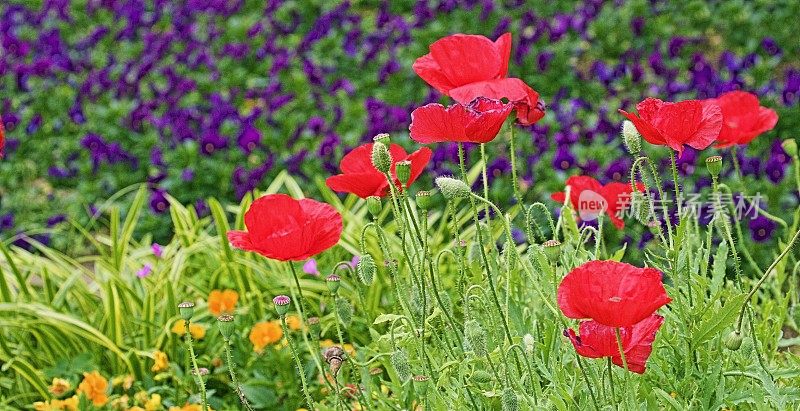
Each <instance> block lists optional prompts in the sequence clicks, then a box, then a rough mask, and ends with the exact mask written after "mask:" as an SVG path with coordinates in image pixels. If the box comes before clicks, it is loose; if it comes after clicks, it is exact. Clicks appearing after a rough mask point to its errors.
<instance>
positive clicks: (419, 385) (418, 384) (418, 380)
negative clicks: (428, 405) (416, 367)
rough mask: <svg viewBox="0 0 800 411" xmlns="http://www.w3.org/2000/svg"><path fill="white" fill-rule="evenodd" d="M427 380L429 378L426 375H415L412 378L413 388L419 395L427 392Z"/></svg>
mask: <svg viewBox="0 0 800 411" xmlns="http://www.w3.org/2000/svg"><path fill="white" fill-rule="evenodd" d="M429 380H430V378H428V376H427V375H415V376H414V378H413V381H414V388H415V389H416V390H417V391H419V392H421V393H425V392H426V391H428V381H429Z"/></svg>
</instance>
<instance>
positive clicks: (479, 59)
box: [412, 33, 511, 104]
mask: <svg viewBox="0 0 800 411" xmlns="http://www.w3.org/2000/svg"><path fill="white" fill-rule="evenodd" d="M510 57H511V33H506V34H503V35H502V36H500V37H499V38H498V39H497V41H494V42H493V41H491V40H489V39H488V38H486V37H484V36H478V35H473V34H454V35H452V36H447V37H444V38H442V39H439V40H437V41H435V42H434V43H433V44H431V46H430V53H428V54H426V55H424V56H422V57H420V58H418V59H417V60H416V61H415V62H414V65H413V66H412V68H413V69H414V72H416V73H417V75H419V76H420V77H422V79H423V80H425V81H426V82H427V83H428V84H430V85H431V86H433V88H435V89H436V90H439V91H440V92H441V93H442V94H444V95H447V96H449V95H450V90H452V89H454V88H457V87H461V86H464V85H467V84H471V83H475V82H479V81H486V80H494V79H500V78H505V77H506V75H507V74H508V60H509V58H510ZM469 101H472V99H469V100H468V101H467V102H469ZM465 104H466V102H465Z"/></svg>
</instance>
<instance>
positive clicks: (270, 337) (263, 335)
mask: <svg viewBox="0 0 800 411" xmlns="http://www.w3.org/2000/svg"><path fill="white" fill-rule="evenodd" d="M281 338H283V330H282V329H281V324H280V322H278V321H263V322H260V323H257V324H256V325H254V326H253V329H252V330H250V342H251V343H253V349H254V350H256V351H257V352H261V351H263V350H264V347H266V346H268V345H270V344H275V343H276V342H278V341H280V340H281Z"/></svg>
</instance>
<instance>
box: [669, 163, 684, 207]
mask: <svg viewBox="0 0 800 411" xmlns="http://www.w3.org/2000/svg"><path fill="white" fill-rule="evenodd" d="M677 159H678V153H675V154H674V155H672V154H670V156H669V160H670V168H672V181H673V183H674V184H675V204H676V206H677V207H678V221H680V220H681V219H682V218H683V216H682V214H683V200H682V199H681V186H680V184H679V183H678V165H677V163H676V161H677ZM667 223H671V222H670V221H667Z"/></svg>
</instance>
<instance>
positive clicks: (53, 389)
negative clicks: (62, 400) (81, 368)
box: [48, 378, 72, 397]
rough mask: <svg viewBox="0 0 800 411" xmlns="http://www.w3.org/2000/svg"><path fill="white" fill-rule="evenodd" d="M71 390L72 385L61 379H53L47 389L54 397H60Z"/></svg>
mask: <svg viewBox="0 0 800 411" xmlns="http://www.w3.org/2000/svg"><path fill="white" fill-rule="evenodd" d="M71 388H72V385H71V384H70V383H69V381H67V380H65V379H63V378H53V383H52V384H50V387H49V388H48V389H49V390H50V393H51V394H53V395H55V396H56V397H60V396H62V395H64V394H66V393H67V391H69V390H70V389H71Z"/></svg>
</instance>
